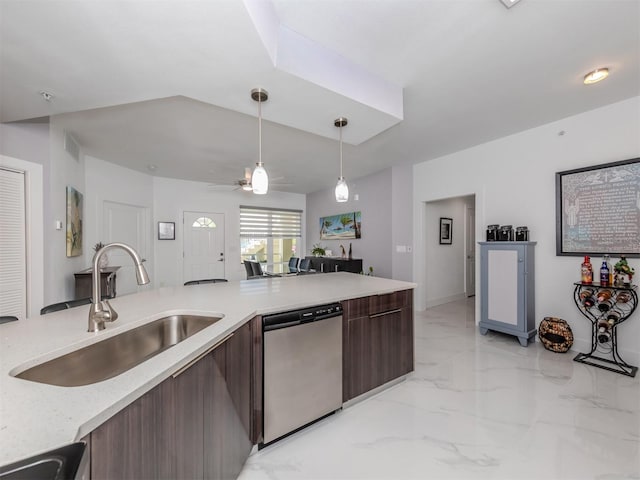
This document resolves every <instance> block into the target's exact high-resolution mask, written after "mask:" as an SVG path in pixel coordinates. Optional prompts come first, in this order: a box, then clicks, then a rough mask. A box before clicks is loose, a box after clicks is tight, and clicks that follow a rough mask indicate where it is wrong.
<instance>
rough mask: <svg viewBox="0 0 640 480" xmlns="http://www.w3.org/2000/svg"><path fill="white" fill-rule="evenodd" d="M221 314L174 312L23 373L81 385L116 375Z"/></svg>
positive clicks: (51, 381)
mask: <svg viewBox="0 0 640 480" xmlns="http://www.w3.org/2000/svg"><path fill="white" fill-rule="evenodd" d="M221 318H222V317H205V316H200V315H171V316H168V317H163V318H159V319H158V320H154V321H152V322H150V323H147V324H145V325H142V326H140V327H137V328H133V329H131V330H127V331H125V332H122V333H120V334H118V335H114V336H112V337H109V338H106V339H104V340H102V341H99V342H96V343H93V344H91V345H89V346H86V347H83V348H81V349H78V350H74V351H73V352H70V353H67V354H66V355H62V356H60V357H57V358H54V359H52V360H49V361H47V362H44V363H41V364H39V365H36V366H34V367H31V368H29V369H27V370H24V371H22V372H20V373H17V374H15V375H14V376H15V377H17V378H22V379H25V380H31V381H33V382H39V383H46V384H49V385H58V386H61V387H78V386H81V385H90V384H92V383H97V382H101V381H103V380H107V379H109V378H112V377H115V376H116V375H119V374H121V373H124V372H126V371H127V370H129V369H131V368H133V367H135V366H136V365H140V364H141V363H142V362H144V361H145V360H148V359H150V358H151V357H153V356H155V355H157V354H159V353H161V352H164V351H165V350H167V349H168V348H170V347H172V346H174V345H176V344H178V343H180V342H182V341H183V340H185V339H187V338H189V337H190V336H192V335H194V334H196V333H198V332H199V331H201V330H203V329H205V328H207V327H208V326H210V325H213V324H214V323H216V322H217V321H218V320H220V319H221Z"/></svg>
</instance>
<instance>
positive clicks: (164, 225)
mask: <svg viewBox="0 0 640 480" xmlns="http://www.w3.org/2000/svg"><path fill="white" fill-rule="evenodd" d="M175 239H176V223H175V222H158V240H175Z"/></svg>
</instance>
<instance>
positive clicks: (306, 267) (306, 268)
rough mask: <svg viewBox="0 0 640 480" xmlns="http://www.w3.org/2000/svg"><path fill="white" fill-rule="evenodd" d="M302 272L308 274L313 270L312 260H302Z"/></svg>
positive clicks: (300, 268)
mask: <svg viewBox="0 0 640 480" xmlns="http://www.w3.org/2000/svg"><path fill="white" fill-rule="evenodd" d="M298 270H300V271H301V272H308V271H310V270H311V260H310V259H309V258H303V259H302V260H300V267H299V268H298Z"/></svg>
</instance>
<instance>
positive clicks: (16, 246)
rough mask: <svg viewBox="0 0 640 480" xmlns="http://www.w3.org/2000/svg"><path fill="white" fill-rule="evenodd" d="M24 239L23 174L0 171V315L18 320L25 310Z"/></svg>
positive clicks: (0, 169) (25, 269) (24, 313)
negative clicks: (14, 317) (11, 316)
mask: <svg viewBox="0 0 640 480" xmlns="http://www.w3.org/2000/svg"><path fill="white" fill-rule="evenodd" d="M25 239H26V237H25V188H24V173H23V172H15V171H12V170H6V169H3V168H0V315H14V316H16V317H18V318H21V319H22V318H25V315H26V308H27V267H26V251H25Z"/></svg>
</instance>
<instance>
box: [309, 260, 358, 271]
mask: <svg viewBox="0 0 640 480" xmlns="http://www.w3.org/2000/svg"><path fill="white" fill-rule="evenodd" d="M306 258H308V259H309V260H311V268H312V269H313V270H315V271H316V272H324V273H328V272H351V273H362V259H361V258H354V259H351V260H347V259H346V258H339V257H306Z"/></svg>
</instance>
